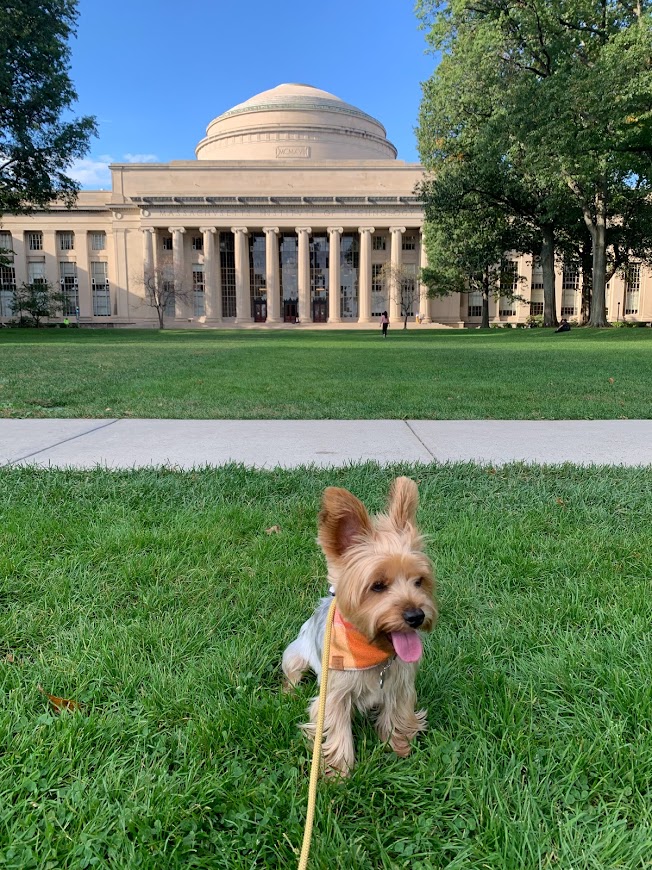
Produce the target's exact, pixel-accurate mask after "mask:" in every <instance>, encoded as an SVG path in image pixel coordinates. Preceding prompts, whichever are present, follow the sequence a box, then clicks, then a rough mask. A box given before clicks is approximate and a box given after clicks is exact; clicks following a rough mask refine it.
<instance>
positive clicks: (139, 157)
mask: <svg viewBox="0 0 652 870" xmlns="http://www.w3.org/2000/svg"><path fill="white" fill-rule="evenodd" d="M123 160H124V161H125V163H157V162H158V157H157V156H156V154H124V155H123Z"/></svg>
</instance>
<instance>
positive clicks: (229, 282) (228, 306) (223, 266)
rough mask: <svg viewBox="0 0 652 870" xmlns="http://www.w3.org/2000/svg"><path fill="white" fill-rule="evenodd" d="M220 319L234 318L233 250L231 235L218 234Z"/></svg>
mask: <svg viewBox="0 0 652 870" xmlns="http://www.w3.org/2000/svg"><path fill="white" fill-rule="evenodd" d="M220 274H221V278H222V317H235V314H236V303H235V248H234V240H233V233H220Z"/></svg>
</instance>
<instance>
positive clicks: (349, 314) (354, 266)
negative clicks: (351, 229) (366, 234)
mask: <svg viewBox="0 0 652 870" xmlns="http://www.w3.org/2000/svg"><path fill="white" fill-rule="evenodd" d="M359 269H360V241H359V236H358V235H357V233H356V234H355V235H353V234H352V233H343V234H342V241H341V248H340V317H342V318H343V319H346V320H349V319H351V320H354V319H355V318H357V316H358V282H359V279H360V276H359Z"/></svg>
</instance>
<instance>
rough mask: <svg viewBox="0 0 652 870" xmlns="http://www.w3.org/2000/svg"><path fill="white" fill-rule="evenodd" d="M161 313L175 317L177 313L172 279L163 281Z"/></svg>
mask: <svg viewBox="0 0 652 870" xmlns="http://www.w3.org/2000/svg"><path fill="white" fill-rule="evenodd" d="M162 287H163V300H164V303H165V304H164V306H163V315H164V316H165V317H176V314H177V297H176V293H175V292H174V281H163V284H162Z"/></svg>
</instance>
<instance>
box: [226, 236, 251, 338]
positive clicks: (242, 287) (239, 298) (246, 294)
mask: <svg viewBox="0 0 652 870" xmlns="http://www.w3.org/2000/svg"><path fill="white" fill-rule="evenodd" d="M231 232H232V233H233V237H234V248H235V322H236V323H251V322H252V320H253V318H252V316H251V295H250V290H249V285H250V281H249V256H248V251H247V235H248V233H249V230H248V229H247V227H231Z"/></svg>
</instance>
